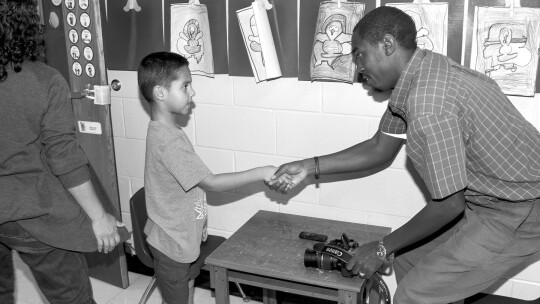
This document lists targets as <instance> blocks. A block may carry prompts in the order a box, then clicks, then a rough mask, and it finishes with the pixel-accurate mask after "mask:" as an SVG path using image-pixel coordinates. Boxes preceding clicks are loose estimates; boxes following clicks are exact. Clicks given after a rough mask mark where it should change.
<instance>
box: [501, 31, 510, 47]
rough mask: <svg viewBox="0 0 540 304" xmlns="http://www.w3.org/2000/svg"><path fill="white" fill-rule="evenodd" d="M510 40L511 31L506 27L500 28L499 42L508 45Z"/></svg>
mask: <svg viewBox="0 0 540 304" xmlns="http://www.w3.org/2000/svg"><path fill="white" fill-rule="evenodd" d="M511 40H512V31H511V30H510V29H509V28H506V27H505V28H503V29H501V32H500V33H499V41H500V42H501V44H502V45H509V44H510V41H511Z"/></svg>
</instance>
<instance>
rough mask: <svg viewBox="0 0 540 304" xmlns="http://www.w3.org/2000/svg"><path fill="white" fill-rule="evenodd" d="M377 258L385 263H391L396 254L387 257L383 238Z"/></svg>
mask: <svg viewBox="0 0 540 304" xmlns="http://www.w3.org/2000/svg"><path fill="white" fill-rule="evenodd" d="M377 256H378V257H379V258H380V259H381V260H382V261H383V262H384V263H388V262H391V261H392V260H393V259H394V254H393V253H392V254H391V255H390V256H387V255H386V247H385V246H384V242H383V239H382V238H381V239H380V240H379V244H377Z"/></svg>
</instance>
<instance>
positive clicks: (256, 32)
mask: <svg viewBox="0 0 540 304" xmlns="http://www.w3.org/2000/svg"><path fill="white" fill-rule="evenodd" d="M249 26H251V32H252V33H253V36H255V37H258V36H259V30H258V29H257V22H256V21H255V16H252V17H251V18H250V19H249Z"/></svg>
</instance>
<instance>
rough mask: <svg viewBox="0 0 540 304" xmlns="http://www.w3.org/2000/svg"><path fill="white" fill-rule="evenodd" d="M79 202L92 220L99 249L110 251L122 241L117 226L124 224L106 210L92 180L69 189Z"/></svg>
mask: <svg viewBox="0 0 540 304" xmlns="http://www.w3.org/2000/svg"><path fill="white" fill-rule="evenodd" d="M67 190H68V191H69V193H71V195H73V197H74V198H75V200H76V201H77V203H78V204H79V205H80V206H81V208H82V209H83V210H84V212H86V214H87V215H88V217H90V219H91V220H92V228H93V230H94V235H95V236H96V239H97V245H98V251H100V252H101V251H103V252H104V253H108V252H109V251H112V250H113V249H114V247H115V246H116V245H118V244H119V243H120V235H119V234H118V230H117V228H116V227H117V226H118V227H119V226H123V225H124V224H123V223H121V222H119V221H117V220H116V218H115V217H114V216H113V215H111V214H109V213H107V212H105V210H104V209H103V206H102V205H101V202H100V200H99V198H98V196H97V194H96V191H95V189H94V185H92V181H87V182H84V183H82V184H80V185H78V186H75V187H72V188H69V189H67Z"/></svg>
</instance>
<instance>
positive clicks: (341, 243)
mask: <svg viewBox="0 0 540 304" xmlns="http://www.w3.org/2000/svg"><path fill="white" fill-rule="evenodd" d="M358 247H359V245H358V242H356V241H354V240H352V239H349V238H348V237H347V235H346V234H345V233H343V234H342V235H341V239H335V240H332V241H330V242H329V243H328V244H326V243H316V244H314V245H313V249H309V248H308V249H306V251H305V253H304V266H306V267H315V268H319V269H326V270H339V271H341V274H342V275H343V276H344V277H348V278H350V277H352V276H353V273H352V272H351V271H350V270H347V268H346V266H347V263H348V262H349V260H350V259H351V258H352V257H353V255H354V253H355V252H356V251H357V250H358Z"/></svg>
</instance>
